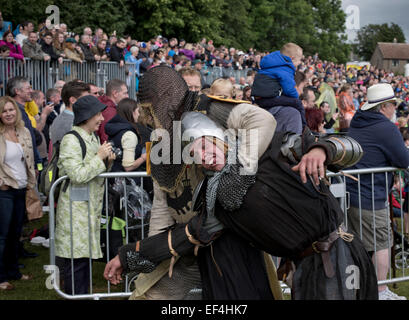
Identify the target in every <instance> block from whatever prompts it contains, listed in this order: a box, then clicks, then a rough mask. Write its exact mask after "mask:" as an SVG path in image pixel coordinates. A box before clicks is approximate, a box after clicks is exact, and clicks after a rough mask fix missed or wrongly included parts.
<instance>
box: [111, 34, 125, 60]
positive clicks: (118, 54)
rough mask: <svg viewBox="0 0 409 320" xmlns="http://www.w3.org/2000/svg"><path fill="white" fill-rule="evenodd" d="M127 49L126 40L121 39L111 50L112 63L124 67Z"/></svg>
mask: <svg viewBox="0 0 409 320" xmlns="http://www.w3.org/2000/svg"><path fill="white" fill-rule="evenodd" d="M125 47H126V40H125V39H122V38H121V39H119V40H118V41H117V42H116V43H115V45H113V46H112V47H111V50H110V51H109V55H110V57H111V61H115V62H118V63H119V66H120V67H123V66H124V64H125V57H124V49H125Z"/></svg>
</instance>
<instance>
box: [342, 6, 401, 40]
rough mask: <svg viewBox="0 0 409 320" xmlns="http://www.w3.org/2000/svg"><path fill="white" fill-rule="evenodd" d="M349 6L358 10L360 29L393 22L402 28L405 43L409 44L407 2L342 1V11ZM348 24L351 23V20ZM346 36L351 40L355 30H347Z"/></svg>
mask: <svg viewBox="0 0 409 320" xmlns="http://www.w3.org/2000/svg"><path fill="white" fill-rule="evenodd" d="M351 5H355V6H357V7H358V8H359V22H360V23H359V24H360V27H361V28H362V27H364V26H366V25H368V24H382V23H391V22H393V23H396V24H398V25H399V26H400V27H401V28H402V30H403V32H404V34H405V38H406V42H407V43H408V42H409V0H342V8H343V9H344V10H347V8H348V6H351ZM350 16H351V15H350ZM347 19H348V18H347ZM350 22H351V23H352V20H350ZM347 34H348V39H350V40H352V39H354V37H355V35H356V30H348V31H347Z"/></svg>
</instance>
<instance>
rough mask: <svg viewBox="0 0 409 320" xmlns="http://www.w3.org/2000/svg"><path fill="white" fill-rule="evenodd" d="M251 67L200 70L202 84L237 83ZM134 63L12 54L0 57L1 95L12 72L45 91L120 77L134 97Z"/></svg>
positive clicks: (12, 75) (100, 83)
mask: <svg viewBox="0 0 409 320" xmlns="http://www.w3.org/2000/svg"><path fill="white" fill-rule="evenodd" d="M249 70H250V69H248V68H246V69H242V70H235V69H234V68H232V67H230V68H226V67H210V68H206V69H205V70H203V71H202V75H203V79H204V82H205V83H204V84H207V85H210V84H211V83H212V82H213V81H214V80H215V79H218V78H222V77H224V78H226V77H227V78H229V77H234V78H235V80H236V83H239V80H240V78H242V77H246V75H247V72H248V71H249ZM135 71H136V70H135V64H133V63H126V64H125V65H124V66H123V67H120V66H119V63H117V62H113V61H98V62H83V63H79V62H76V61H72V60H69V59H65V60H63V63H61V64H59V63H57V62H50V61H40V60H33V59H30V58H24V62H22V61H20V60H16V59H14V58H5V59H3V58H0V84H1V85H0V96H4V95H5V92H6V84H7V81H8V79H10V78H12V77H15V76H23V77H27V78H29V79H30V80H31V85H32V88H33V90H40V91H42V92H46V91H47V90H48V89H50V88H54V84H55V82H56V81H57V80H63V81H65V82H68V81H71V80H74V79H80V80H82V81H84V82H87V83H93V84H95V85H96V86H97V87H100V88H103V89H104V90H105V86H106V84H107V82H108V81H109V80H112V79H120V80H123V81H125V82H126V83H127V85H128V91H129V97H130V98H132V99H135V98H136V92H137V87H136V83H137V82H136V79H135V76H134V75H135Z"/></svg>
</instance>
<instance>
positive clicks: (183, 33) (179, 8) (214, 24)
mask: <svg viewBox="0 0 409 320" xmlns="http://www.w3.org/2000/svg"><path fill="white" fill-rule="evenodd" d="M128 3H129V6H130V7H131V8H132V12H133V16H134V20H135V23H136V25H135V28H134V29H133V30H129V32H130V33H131V34H133V35H134V36H135V37H136V38H137V39H144V40H147V39H150V38H152V37H155V36H157V35H159V34H163V35H166V36H168V37H173V36H175V37H178V38H184V39H185V40H186V41H188V42H194V41H198V40H199V39H200V38H202V37H207V38H211V39H213V40H214V41H215V42H217V43H221V42H222V37H221V25H222V20H221V17H222V13H223V12H222V8H223V5H224V0H192V1H185V0H173V1H171V0H145V1H139V0H128Z"/></svg>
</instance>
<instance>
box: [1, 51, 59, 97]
mask: <svg viewBox="0 0 409 320" xmlns="http://www.w3.org/2000/svg"><path fill="white" fill-rule="evenodd" d="M15 76H22V77H27V78H28V79H30V80H31V85H32V87H33V89H34V90H41V91H43V92H44V93H45V92H46V91H47V90H48V89H49V88H53V87H54V83H55V82H53V76H52V68H51V63H50V61H40V60H32V59H28V58H24V61H22V60H17V59H14V58H5V59H2V58H0V83H1V85H0V96H4V95H5V94H6V84H7V81H8V80H9V79H10V78H12V77H15Z"/></svg>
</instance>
